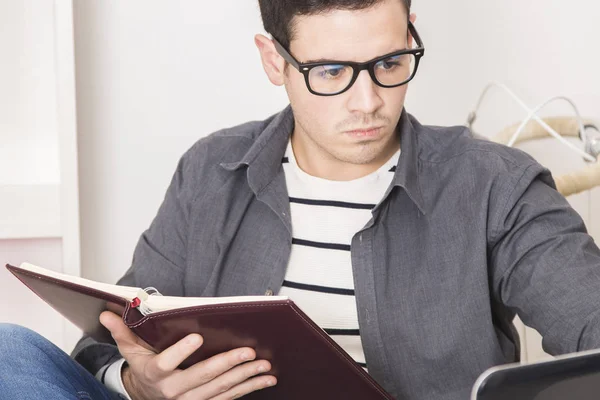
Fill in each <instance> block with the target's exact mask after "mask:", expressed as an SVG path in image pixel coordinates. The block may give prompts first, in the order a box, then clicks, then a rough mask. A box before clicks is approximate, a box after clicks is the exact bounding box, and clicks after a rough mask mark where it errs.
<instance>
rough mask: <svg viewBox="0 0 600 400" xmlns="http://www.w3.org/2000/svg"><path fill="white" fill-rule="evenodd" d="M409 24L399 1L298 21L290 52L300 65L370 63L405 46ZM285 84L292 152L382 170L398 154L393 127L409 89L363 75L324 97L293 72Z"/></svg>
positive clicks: (314, 16)
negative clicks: (290, 113) (343, 89)
mask: <svg viewBox="0 0 600 400" xmlns="http://www.w3.org/2000/svg"><path fill="white" fill-rule="evenodd" d="M407 21H408V17H407V15H406V10H405V8H404V5H403V2H402V1H400V0H386V1H383V2H381V3H380V4H378V5H376V6H374V7H372V8H369V9H366V10H359V11H342V10H335V11H332V12H329V13H327V14H323V15H312V16H301V17H296V18H295V20H294V24H295V25H294V32H295V34H294V37H293V40H292V41H291V44H290V52H291V54H293V55H294V57H295V58H296V59H298V60H299V61H300V62H308V61H312V60H321V59H325V60H335V61H356V62H364V61H368V60H371V59H373V58H376V57H378V56H382V55H385V54H388V53H391V52H394V51H397V50H402V49H405V48H407V46H408V41H409V38H408V37H407V35H408V24H407ZM284 80H285V87H286V90H287V93H288V96H289V99H290V103H291V105H292V109H293V110H294V117H295V120H296V128H295V132H294V135H295V137H294V138H293V140H294V145H295V146H294V148H295V149H296V147H303V151H304V152H305V153H307V154H305V156H309V157H310V158H312V159H313V162H318V160H319V159H320V160H322V161H325V162H328V163H331V162H333V163H334V164H338V163H339V162H341V163H343V164H348V163H349V164H354V165H373V164H382V163H384V162H385V161H387V159H388V158H389V157H390V156H391V155H392V154H393V153H394V152H395V151H396V150H397V149H398V138H397V135H396V134H395V127H396V125H397V123H398V120H399V119H400V115H401V113H402V108H403V106H404V99H405V96H406V90H407V85H403V86H399V87H396V88H383V87H380V86H377V85H376V84H375V82H373V81H372V80H371V77H370V75H369V73H368V71H366V70H364V71H361V73H360V75H359V76H358V79H357V80H356V82H355V83H354V85H353V86H352V87H351V88H350V89H349V90H348V91H346V92H344V93H341V94H339V95H336V96H331V97H324V96H317V95H314V94H312V93H310V92H309V91H308V89H307V87H306V83H305V80H304V76H303V75H302V74H301V73H300V72H298V70H296V69H295V68H293V67H291V66H288V67H287V68H286V72H285V78H284ZM373 128H377V129H373ZM296 142H298V143H299V146H296Z"/></svg>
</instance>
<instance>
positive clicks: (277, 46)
mask: <svg viewBox="0 0 600 400" xmlns="http://www.w3.org/2000/svg"><path fill="white" fill-rule="evenodd" d="M273 44H275V49H276V50H277V52H278V53H279V55H281V57H283V59H284V60H285V61H287V62H288V63H290V64H291V65H292V66H293V67H294V68H296V69H297V70H300V64H298V61H296V60H295V59H294V57H292V55H291V54H290V53H289V52H288V51H287V50H286V49H285V48H284V47H283V46H282V45H281V43H279V41H277V39H275V38H273Z"/></svg>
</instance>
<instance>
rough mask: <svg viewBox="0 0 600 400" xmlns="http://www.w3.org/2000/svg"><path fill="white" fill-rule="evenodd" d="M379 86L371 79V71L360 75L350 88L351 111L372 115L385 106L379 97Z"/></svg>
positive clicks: (365, 71) (349, 102) (349, 101)
mask: <svg viewBox="0 0 600 400" xmlns="http://www.w3.org/2000/svg"><path fill="white" fill-rule="evenodd" d="M379 89H380V88H379V86H377V84H376V83H375V82H373V80H372V79H371V75H369V71H367V70H363V71H361V72H360V73H359V74H358V77H357V78H356V82H354V85H352V87H351V88H350V98H349V100H348V107H349V108H350V111H359V112H362V113H364V114H372V113H374V112H375V111H377V110H378V109H379V108H380V107H381V106H382V105H383V99H382V98H381V97H380V96H379V93H378V92H379Z"/></svg>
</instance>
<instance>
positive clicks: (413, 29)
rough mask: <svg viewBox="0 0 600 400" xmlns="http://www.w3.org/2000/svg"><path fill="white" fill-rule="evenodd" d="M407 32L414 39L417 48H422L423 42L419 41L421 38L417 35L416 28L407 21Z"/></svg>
mask: <svg viewBox="0 0 600 400" xmlns="http://www.w3.org/2000/svg"><path fill="white" fill-rule="evenodd" d="M408 31H409V32H410V34H411V35H412V37H413V38H414V39H415V42H417V46H418V47H419V48H423V41H422V40H421V36H420V35H419V32H417V28H415V26H414V25H413V23H412V22H411V21H408Z"/></svg>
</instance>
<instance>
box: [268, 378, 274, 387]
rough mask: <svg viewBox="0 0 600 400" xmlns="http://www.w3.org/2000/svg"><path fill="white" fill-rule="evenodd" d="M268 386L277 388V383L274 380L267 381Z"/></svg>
mask: <svg viewBox="0 0 600 400" xmlns="http://www.w3.org/2000/svg"><path fill="white" fill-rule="evenodd" d="M267 386H275V381H274V380H272V379H269V380H268V381H267Z"/></svg>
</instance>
